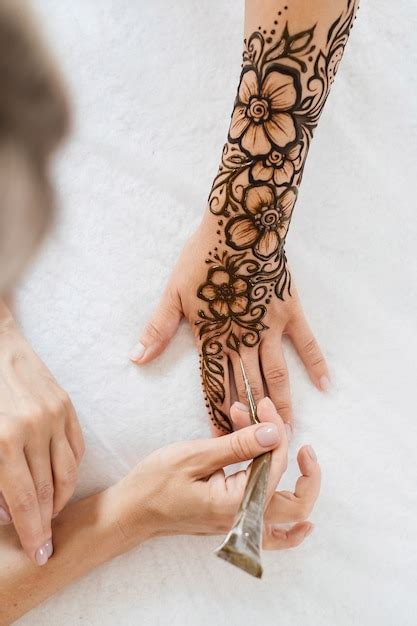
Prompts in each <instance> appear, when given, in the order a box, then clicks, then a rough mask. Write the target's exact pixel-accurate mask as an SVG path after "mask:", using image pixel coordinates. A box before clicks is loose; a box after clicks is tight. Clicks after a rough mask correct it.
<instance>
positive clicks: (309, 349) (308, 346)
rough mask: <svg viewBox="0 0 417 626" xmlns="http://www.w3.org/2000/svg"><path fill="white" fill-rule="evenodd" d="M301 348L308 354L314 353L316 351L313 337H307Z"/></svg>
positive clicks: (315, 342) (316, 347)
mask: <svg viewBox="0 0 417 626" xmlns="http://www.w3.org/2000/svg"><path fill="white" fill-rule="evenodd" d="M303 350H304V352H305V353H306V354H308V355H314V354H315V353H316V352H317V351H318V345H317V341H316V339H315V338H314V337H312V338H311V339H309V340H308V341H307V342H306V343H305V344H304V347H303Z"/></svg>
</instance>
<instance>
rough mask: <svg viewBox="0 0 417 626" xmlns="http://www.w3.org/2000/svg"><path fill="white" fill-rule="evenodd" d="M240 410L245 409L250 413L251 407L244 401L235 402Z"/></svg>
mask: <svg viewBox="0 0 417 626" xmlns="http://www.w3.org/2000/svg"><path fill="white" fill-rule="evenodd" d="M233 406H235V407H236V408H237V409H239V411H245V413H249V407H248V405H247V404H243V402H235V403H234V404H233Z"/></svg>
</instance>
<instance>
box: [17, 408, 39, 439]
mask: <svg viewBox="0 0 417 626" xmlns="http://www.w3.org/2000/svg"><path fill="white" fill-rule="evenodd" d="M44 416H45V411H44V410H43V409H42V407H41V406H33V407H32V409H31V410H30V411H29V410H28V411H26V412H25V413H22V414H21V416H20V423H21V424H22V426H23V428H24V430H25V431H26V432H29V433H33V432H35V431H36V430H37V429H38V428H39V426H40V425H41V423H42V422H43V419H44Z"/></svg>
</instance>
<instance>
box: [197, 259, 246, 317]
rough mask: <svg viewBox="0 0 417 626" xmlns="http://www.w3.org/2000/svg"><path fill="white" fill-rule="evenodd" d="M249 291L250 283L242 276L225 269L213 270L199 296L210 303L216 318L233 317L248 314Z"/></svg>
mask: <svg viewBox="0 0 417 626" xmlns="http://www.w3.org/2000/svg"><path fill="white" fill-rule="evenodd" d="M248 289H249V285H248V282H247V280H245V278H243V277H242V276H238V275H235V274H232V273H229V272H227V271H226V270H225V269H223V268H212V269H211V270H210V272H209V274H208V277H207V282H206V284H205V285H203V286H202V287H201V289H200V291H199V292H198V296H199V297H200V298H202V299H203V300H205V301H206V302H208V303H209V309H210V311H211V312H212V313H213V315H214V316H215V317H232V316H233V315H243V314H244V313H246V312H247V310H248V306H249V295H248Z"/></svg>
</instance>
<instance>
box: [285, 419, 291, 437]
mask: <svg viewBox="0 0 417 626" xmlns="http://www.w3.org/2000/svg"><path fill="white" fill-rule="evenodd" d="M285 430H286V431H287V439H288V441H291V439H292V426H291V424H288V423H286V424H285Z"/></svg>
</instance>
